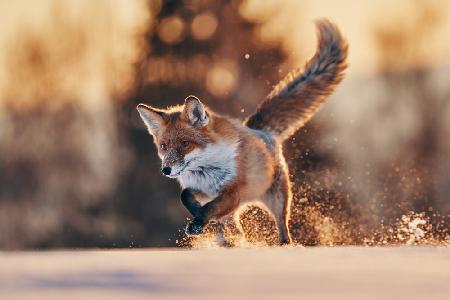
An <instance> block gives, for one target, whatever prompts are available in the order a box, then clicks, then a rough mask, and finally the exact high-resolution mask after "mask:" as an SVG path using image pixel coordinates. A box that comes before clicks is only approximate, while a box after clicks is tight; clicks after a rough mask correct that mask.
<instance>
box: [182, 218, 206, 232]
mask: <svg viewBox="0 0 450 300" xmlns="http://www.w3.org/2000/svg"><path fill="white" fill-rule="evenodd" d="M202 233H203V224H202V222H200V221H199V220H198V219H197V218H194V219H193V220H192V221H190V222H189V223H188V224H187V226H186V234H187V235H198V234H202Z"/></svg>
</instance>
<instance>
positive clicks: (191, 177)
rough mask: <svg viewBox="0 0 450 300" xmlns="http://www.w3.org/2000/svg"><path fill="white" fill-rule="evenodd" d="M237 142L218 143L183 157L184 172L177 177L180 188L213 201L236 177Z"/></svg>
mask: <svg viewBox="0 0 450 300" xmlns="http://www.w3.org/2000/svg"><path fill="white" fill-rule="evenodd" d="M236 149H237V142H233V143H230V142H228V141H220V142H218V143H214V144H209V145H207V146H206V147H205V148H204V149H195V150H193V151H192V152H191V153H189V154H187V155H186V156H185V161H186V162H188V164H189V165H188V167H187V168H186V170H185V171H184V172H183V173H182V174H181V175H180V177H178V180H179V182H180V184H181V186H182V188H192V189H195V190H198V191H201V192H203V193H205V194H206V195H207V196H208V197H210V198H211V199H210V200H212V199H214V198H215V197H217V195H218V194H219V192H220V190H221V189H222V188H223V187H224V186H225V185H226V184H227V183H229V182H230V181H231V180H233V178H234V177H235V176H236Z"/></svg>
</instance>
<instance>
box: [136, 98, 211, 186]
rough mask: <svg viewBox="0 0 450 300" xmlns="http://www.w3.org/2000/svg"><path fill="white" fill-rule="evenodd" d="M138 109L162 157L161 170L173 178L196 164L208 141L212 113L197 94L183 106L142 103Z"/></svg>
mask: <svg viewBox="0 0 450 300" xmlns="http://www.w3.org/2000/svg"><path fill="white" fill-rule="evenodd" d="M137 110H138V112H139V114H140V116H141V118H142V120H143V121H144V123H145V125H146V126H147V130H148V132H149V133H150V134H151V135H152V136H153V141H154V143H155V145H156V147H157V149H158V155H159V157H160V158H161V161H162V166H161V172H162V173H163V174H164V175H166V176H168V177H171V178H175V177H178V176H179V175H180V174H181V173H183V172H184V171H186V170H188V169H189V167H191V168H192V167H193V166H194V165H196V163H194V162H197V164H198V161H199V157H198V156H199V155H200V154H201V152H202V150H203V149H205V148H206V146H207V145H208V143H211V142H213V141H212V138H211V135H210V134H209V133H208V131H209V130H208V125H209V124H210V122H211V115H210V114H209V113H208V111H207V108H206V107H205V106H204V105H203V104H202V102H201V101H200V100H199V99H198V98H197V97H195V96H188V97H187V98H186V99H185V101H184V105H183V106H177V107H172V108H169V109H157V108H153V107H151V106H148V105H145V104H139V105H138V106H137Z"/></svg>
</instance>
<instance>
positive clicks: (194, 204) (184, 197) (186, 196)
mask: <svg viewBox="0 0 450 300" xmlns="http://www.w3.org/2000/svg"><path fill="white" fill-rule="evenodd" d="M195 194H196V192H195V191H194V190H192V189H189V188H187V189H184V190H183V191H182V192H181V195H180V198H181V203H183V205H184V207H186V209H187V210H188V211H189V212H190V214H191V215H192V216H193V217H196V216H197V215H199V214H200V211H201V209H202V205H201V204H200V202H198V201H197V199H196V198H195Z"/></svg>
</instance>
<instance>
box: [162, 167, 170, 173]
mask: <svg viewBox="0 0 450 300" xmlns="http://www.w3.org/2000/svg"><path fill="white" fill-rule="evenodd" d="M171 171H172V169H171V168H170V167H164V168H161V172H162V173H163V174H164V175H169V174H170V172H171Z"/></svg>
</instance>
